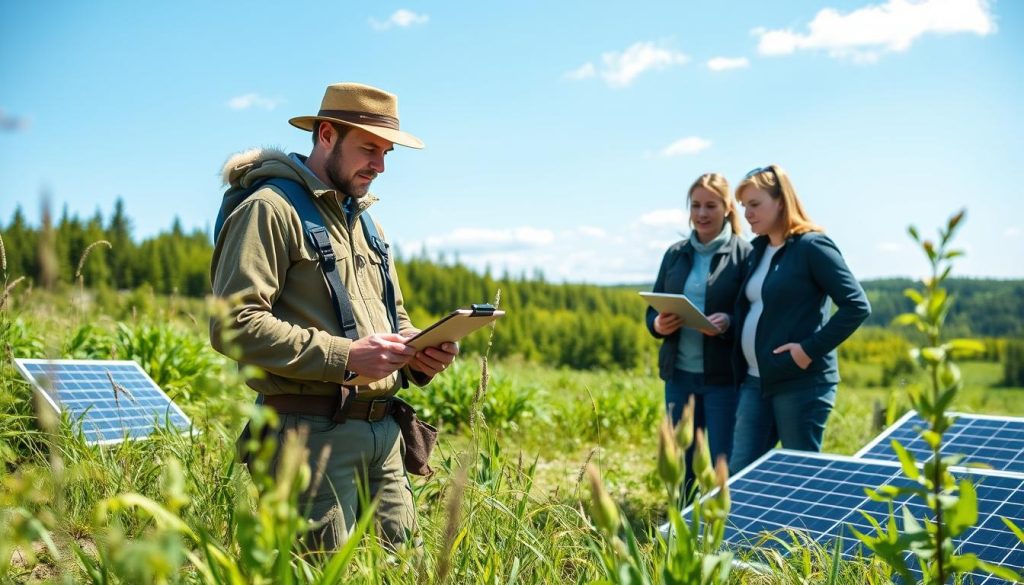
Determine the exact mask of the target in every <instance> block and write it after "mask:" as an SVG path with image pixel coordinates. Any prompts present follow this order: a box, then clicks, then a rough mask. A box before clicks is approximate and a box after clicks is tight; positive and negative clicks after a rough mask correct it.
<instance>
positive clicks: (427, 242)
mask: <svg viewBox="0 0 1024 585" xmlns="http://www.w3.org/2000/svg"><path fill="white" fill-rule="evenodd" d="M624 219H625V221H620V222H617V223H616V224H615V225H612V226H598V225H592V224H591V225H578V226H567V227H565V228H562V229H559V230H548V229H539V228H533V227H518V228H512V229H480V228H459V229H455V230H452V231H450V232H448V233H446V234H442V235H434V236H428V237H425V238H423V239H421V240H419V241H401V242H399V243H398V245H399V246H400V248H401V249H403V250H409V251H411V252H412V253H414V254H416V253H419V252H420V251H421V250H423V251H425V252H426V253H427V254H429V255H431V256H438V257H440V256H443V257H445V258H448V259H452V258H458V259H459V261H460V262H461V263H462V264H464V265H466V266H469V267H471V268H473V269H475V270H480V271H482V270H484V269H485V268H490V269H491V270H492V273H498V274H501V273H505V272H508V273H509V274H512V275H520V274H526V275H533V274H534V273H535V271H537V270H543V273H544V276H545V278H547V279H548V280H552V281H568V282H594V283H644V282H653V281H654V277H655V276H656V275H657V273H658V266H659V265H660V263H661V259H662V256H663V255H664V252H665V250H666V249H667V248H668V246H669V245H671V244H672V243H673V242H676V241H678V240H679V239H680V237H682V236H681V235H680V234H681V233H682V232H686V231H687V230H688V228H687V224H688V222H689V216H688V214H687V212H686V210H685V209H663V210H655V211H650V212H647V213H640V214H638V215H637V216H633V217H632V218H629V217H626V218H624Z"/></svg>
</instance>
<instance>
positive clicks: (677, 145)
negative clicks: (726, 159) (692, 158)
mask: <svg viewBox="0 0 1024 585" xmlns="http://www.w3.org/2000/svg"><path fill="white" fill-rule="evenodd" d="M710 147H711V141H710V140H705V139H704V138H701V137H699V136H687V137H686V138H680V139H679V140H676V141H675V142H673V143H672V144H669V145H668V146H666V147H665V148H663V149H661V156H665V157H669V156H684V155H690V154H697V153H698V152H700V151H702V150H707V149H708V148H710Z"/></svg>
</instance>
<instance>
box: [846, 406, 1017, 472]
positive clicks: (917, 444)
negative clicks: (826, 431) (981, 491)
mask: <svg viewBox="0 0 1024 585" xmlns="http://www.w3.org/2000/svg"><path fill="white" fill-rule="evenodd" d="M949 414H950V415H952V416H955V417H956V422H954V423H953V426H952V427H950V429H949V430H948V431H946V433H945V435H944V436H943V448H942V453H943V454H944V455H950V454H955V453H961V454H963V455H965V458H964V461H963V462H962V463H961V465H964V464H967V463H984V464H986V465H989V466H991V467H992V468H993V469H1000V470H1003V471H1011V472H1014V473H1024V418H1021V417H1013V416H998V415H988V414H969V413H961V412H951V413H949ZM915 424H920V425H924V424H925V422H924V420H923V419H921V418H920V417H919V416H918V414H917V412H916V411H914V410H911V411H910V412H908V413H906V414H904V415H903V416H902V417H900V418H899V420H897V421H896V422H895V423H893V424H892V425H890V426H889V427H888V428H886V429H885V430H884V431H882V432H881V433H880V434H879V435H878V436H877V437H875V438H874V439H872V440H871V441H870V442H869V443H868V444H867V445H865V446H864V447H863V448H862V449H861V450H860V451H858V452H857V453H856V454H855V455H854V457H858V458H867V459H877V460H879V461H898V458H897V456H896V453H895V451H893V450H892V446H891V444H890V441H891V440H892V439H897V440H899V441H900V444H902V445H903V447H905V448H906V449H907V450H908V451H909V452H911V453H913V455H914V458H915V459H917V462H918V463H919V464H923V463H925V462H926V461H929V460H930V459H931V457H932V453H931V448H930V447H929V446H928V445H927V443H925V442H924V440H923V439H921V437H920V435H918V433H917V431H915V430H914V428H913V427H914V425H915Z"/></svg>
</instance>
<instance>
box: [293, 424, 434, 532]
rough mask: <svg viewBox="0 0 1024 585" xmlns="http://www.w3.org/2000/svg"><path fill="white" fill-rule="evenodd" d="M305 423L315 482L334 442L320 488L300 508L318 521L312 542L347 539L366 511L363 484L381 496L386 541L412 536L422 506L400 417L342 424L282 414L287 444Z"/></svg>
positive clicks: (302, 499) (380, 515)
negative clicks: (407, 461)
mask: <svg viewBox="0 0 1024 585" xmlns="http://www.w3.org/2000/svg"><path fill="white" fill-rule="evenodd" d="M299 427H306V428H307V429H308V430H309V440H308V443H307V446H308V448H309V466H310V469H311V471H312V475H313V478H314V482H315V479H316V477H317V475H318V474H319V473H320V470H318V469H317V465H318V464H319V460H320V457H321V452H322V451H323V450H324V448H325V447H327V446H329V447H330V456H329V457H328V459H327V464H326V466H325V467H324V469H323V479H322V480H321V481H320V486H319V489H318V490H317V492H316V493H315V494H311V493H308V490H307V493H304V494H301V495H300V496H299V509H300V510H303V511H307V512H306V513H307V514H308V517H309V518H310V519H311V520H312V521H313V522H314V523H317V524H318V528H317V529H316V530H314V531H313V532H312V533H311V534H310V543H309V544H310V547H311V548H312V549H314V550H316V549H319V550H327V551H330V550H337V549H338V548H340V547H341V545H342V544H344V542H345V540H346V539H347V538H348V536H349V535H350V534H351V533H352V529H353V528H354V527H355V525H356V522H357V521H358V519H359V516H360V514H361V506H360V496H359V491H360V489H361V490H363V491H364V493H365V492H368V493H369V496H370V498H371V499H373V498H377V499H378V504H377V513H376V516H377V525H378V528H379V530H378V534H379V535H380V537H381V538H382V540H383V541H384V543H385V545H387V546H389V547H392V548H393V547H395V546H397V545H399V544H401V543H404V542H406V541H408V540H411V539H412V537H413V532H414V531H415V529H416V507H415V504H414V502H413V497H412V486H411V485H410V484H409V477H408V476H407V475H406V472H405V465H404V464H403V463H402V458H403V454H404V453H403V451H404V444H403V442H402V433H401V430H400V429H399V427H398V423H396V422H395V419H394V418H392V417H391V416H386V417H384V419H383V420H380V421H377V422H368V421H364V420H351V419H350V420H347V421H345V422H344V423H342V424H338V423H335V422H334V421H333V420H331V419H330V418H328V417H326V416H308V415H298V414H286V415H281V430H280V431H279V433H280V436H279V437H278V438H279V440H280V441H281V444H283V443H284V433H285V432H287V431H288V430H297V429H298V428H299ZM276 466H277V460H276V459H275V461H274V468H275V469H276Z"/></svg>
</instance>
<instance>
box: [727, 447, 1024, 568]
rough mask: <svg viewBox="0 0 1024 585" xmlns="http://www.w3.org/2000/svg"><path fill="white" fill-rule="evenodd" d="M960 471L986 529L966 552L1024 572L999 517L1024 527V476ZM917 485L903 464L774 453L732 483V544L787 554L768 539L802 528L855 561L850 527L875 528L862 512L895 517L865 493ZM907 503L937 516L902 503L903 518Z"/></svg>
mask: <svg viewBox="0 0 1024 585" xmlns="http://www.w3.org/2000/svg"><path fill="white" fill-rule="evenodd" d="M957 473H959V474H968V475H970V476H971V478H972V480H974V483H975V486H976V488H977V492H978V501H979V522H978V525H977V526H976V527H974V528H973V529H971V530H970V531H969V532H968V533H966V534H964V535H963V537H962V538H959V539H957V541H956V543H955V544H956V545H957V547H958V552H959V553H966V552H972V553H975V554H977V555H978V556H979V557H980V558H982V559H983V560H986V561H989V562H993V563H997V564H1000V565H1004V566H1008V567H1011V568H1014V569H1015V570H1017V571H1020V570H1022V569H1024V548H1022V545H1021V543H1020V541H1019V539H1017V537H1016V536H1015V535H1014V534H1013V533H1012V532H1010V531H1009V530H1008V529H1007V527H1006V526H1005V524H1003V522H1002V520H1000V518H999V517H1000V516H1003V517H1007V518H1010V519H1011V520H1013V521H1014V522H1016V523H1017V524H1018V525H1024V475H1018V474H1012V473H1009V474H1001V472H994V471H984V470H979V471H967V470H959V471H958V472H957ZM909 484H910V480H908V479H907V478H905V477H904V476H903V475H902V472H901V468H900V466H899V465H898V464H896V463H892V462H882V461H869V460H858V459H853V458H849V457H840V456H830V455H821V454H816V453H799V452H793V451H782V450H779V451H773V452H770V453H769V454H768V455H766V456H765V457H764V458H762V459H761V460H759V461H757V462H755V463H754V464H753V465H751V466H750V467H748V468H747V469H746V470H744V471H743V472H741V473H740V474H737V476H736V477H734V478H732V479H731V480H730V481H729V490H730V494H731V499H732V502H733V504H732V509H731V511H730V514H729V526H728V528H727V530H726V534H725V541H726V543H727V544H728V545H731V546H734V547H740V548H752V547H762V548H763V547H770V548H775V549H778V550H783V549H784V546H783V545H782V544H781V543H780V542H778V541H775V540H765V538H764V536H765V534H766V533H775V534H777V535H779V536H780V538H781V539H782V540H789V539H788V537H787V536H786V535H785V534H784V533H783V534H781V535H780V534H779V533H780V531H786V530H791V529H795V530H800V531H803V532H805V533H806V535H807V536H808V537H809V538H810V539H812V540H813V541H815V542H818V543H821V544H823V545H829V544H830V543H831V542H833V541H834V540H835V539H836V538H837V537H838V536H842V537H843V543H844V546H843V555H844V556H846V557H847V558H852V557H854V556H856V555H857V554H858V552H860V551H861V549H862V545H861V544H860V542H859V541H858V540H856V539H855V538H854V536H853V533H851V532H850V531H849V527H850V526H852V527H855V528H857V529H858V530H860V531H861V532H864V533H867V534H871V533H873V531H874V529H873V527H872V526H871V524H870V523H869V522H868V521H867V520H866V519H865V518H864V516H863V515H862V514H861V511H863V512H866V513H867V514H869V515H870V516H871V517H872V518H874V519H875V520H876V521H877V522H879V523H880V524H882V525H884V524H885V522H886V520H887V517H888V512H889V505H888V504H887V503H885V502H877V501H873V500H871V499H870V498H868V497H867V495H866V494H865V491H864V489H865V488H878V487H880V486H883V485H897V486H898V485H909ZM902 505H906V506H907V507H908V508H909V509H910V511H911V512H912V513H913V514H914V516H915V517H916V518H919V519H920V518H925V517H929V516H930V514H929V511H928V509H927V508H926V507H925V506H924V505H923V504H921V503H919V500H916V499H913V500H909V501H907V500H906V499H905V498H904V499H902V500H900V501H898V502H897V503H896V505H895V509H896V510H897V513H898V510H899V508H900V506H902ZM897 517H899V516H897ZM900 523H901V524H902V521H900ZM973 578H974V582H975V583H977V584H979V585H982V584H984V585H995V584H997V583H1002V582H1003V581H1002V580H1000V579H997V578H994V577H991V576H989V575H985V574H981V573H978V574H974V575H973Z"/></svg>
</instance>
